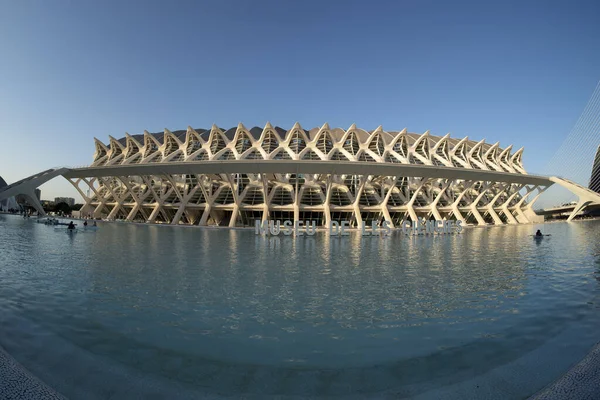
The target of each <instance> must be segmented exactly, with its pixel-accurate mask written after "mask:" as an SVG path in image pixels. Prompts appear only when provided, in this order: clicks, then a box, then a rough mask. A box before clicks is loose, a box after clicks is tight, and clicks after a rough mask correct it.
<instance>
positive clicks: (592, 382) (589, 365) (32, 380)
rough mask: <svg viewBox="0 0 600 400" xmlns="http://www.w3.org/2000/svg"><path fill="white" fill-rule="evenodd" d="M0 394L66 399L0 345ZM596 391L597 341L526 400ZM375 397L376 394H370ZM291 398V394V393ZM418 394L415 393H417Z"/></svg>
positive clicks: (599, 372) (599, 389)
mask: <svg viewBox="0 0 600 400" xmlns="http://www.w3.org/2000/svg"><path fill="white" fill-rule="evenodd" d="M0 378H1V379H0V393H2V394H3V395H6V394H8V395H9V397H10V398H15V399H38V398H44V399H60V400H63V399H66V397H64V396H63V395H61V394H60V393H58V392H57V391H56V390H54V389H53V388H51V387H50V386H49V385H47V384H46V383H44V382H43V381H42V380H41V379H39V378H38V377H36V376H35V375H34V374H32V373H31V372H29V371H28V370H27V369H26V368H25V367H23V366H22V365H21V364H20V363H19V362H18V361H17V360H15V359H14V358H13V357H12V356H11V355H10V354H9V353H8V352H7V351H6V350H5V349H4V348H3V347H2V346H0ZM598 393H600V342H598V343H596V344H595V345H594V346H593V347H592V349H591V350H590V351H589V352H588V354H587V355H586V356H585V357H584V358H583V359H581V360H580V361H579V362H577V363H576V364H574V365H573V366H572V367H571V368H570V369H569V370H568V371H567V372H566V373H564V374H563V375H562V376H561V377H559V378H558V379H556V380H555V381H553V382H551V383H550V384H548V385H547V386H546V387H544V388H543V389H541V390H540V391H538V392H536V393H534V394H533V395H532V396H531V397H529V399H530V400H542V399H544V400H546V399H565V398H572V399H580V398H595V397H594V396H597V395H598ZM373 395H374V396H375V397H378V395H377V394H375V393H374V394H373ZM291 397H294V396H291ZM417 397H418V396H417Z"/></svg>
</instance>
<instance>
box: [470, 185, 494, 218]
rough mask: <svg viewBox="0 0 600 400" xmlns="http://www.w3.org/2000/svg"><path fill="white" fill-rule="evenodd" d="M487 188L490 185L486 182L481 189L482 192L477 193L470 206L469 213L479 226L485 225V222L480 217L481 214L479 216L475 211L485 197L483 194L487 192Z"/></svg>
mask: <svg viewBox="0 0 600 400" xmlns="http://www.w3.org/2000/svg"><path fill="white" fill-rule="evenodd" d="M489 187H490V184H489V183H488V182H486V183H485V186H484V187H483V190H482V191H481V192H479V195H478V196H477V197H476V198H475V201H473V204H471V213H473V215H474V216H475V218H476V219H477V223H478V224H479V225H486V223H485V220H484V219H483V217H482V216H481V214H479V211H478V210H477V204H479V202H480V201H481V198H482V197H483V196H484V195H485V192H487V190H488V189H489Z"/></svg>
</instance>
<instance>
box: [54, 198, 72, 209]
mask: <svg viewBox="0 0 600 400" xmlns="http://www.w3.org/2000/svg"><path fill="white" fill-rule="evenodd" d="M58 203H67V204H68V205H69V207H73V206H74V205H75V199H74V198H72V197H55V198H54V204H58Z"/></svg>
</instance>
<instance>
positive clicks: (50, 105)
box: [0, 0, 600, 198]
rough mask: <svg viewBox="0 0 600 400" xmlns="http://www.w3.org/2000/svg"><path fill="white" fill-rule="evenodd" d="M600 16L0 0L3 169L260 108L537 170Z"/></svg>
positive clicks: (223, 121) (63, 160)
mask: <svg viewBox="0 0 600 400" xmlns="http://www.w3.org/2000/svg"><path fill="white" fill-rule="evenodd" d="M599 16H600V3H599V2H597V1H574V2H566V1H543V2H541V1H538V2H533V1H530V2H522V1H502V2H481V1H472V2H462V1H456V2H446V1H438V2H433V1H397V2H392V1H388V2H378V1H368V2H367V1H301V2H295V3H292V2H285V1H255V2H254V1H253V2H249V1H213V2H209V1H205V2H201V1H189V2H185V1H174V2H165V1H134V0H128V1H102V2H93V1H67V0H57V1H18V2H17V1H7V0H5V1H0V54H1V61H0V176H3V177H4V178H5V180H6V181H7V182H9V183H10V182H12V181H15V180H18V179H20V178H23V177H25V176H28V175H31V174H33V173H35V172H38V171H40V170H42V169H46V168H49V167H53V166H58V165H66V166H78V165H84V164H89V163H90V162H91V158H92V154H93V152H94V144H93V138H94V137H98V138H99V139H101V140H103V141H105V142H108V135H112V136H115V137H122V136H123V135H124V132H129V133H131V134H133V133H140V132H142V131H143V130H144V129H146V130H148V131H150V132H156V131H161V130H163V129H164V128H165V127H166V128H169V129H171V130H177V129H185V128H186V127H187V126H188V125H191V126H193V127H195V128H201V127H210V126H211V124H213V123H216V124H218V125H219V126H222V127H231V126H235V125H236V124H237V123H238V122H242V123H244V124H245V125H246V126H247V127H252V126H255V125H258V126H264V124H265V123H266V122H267V121H271V123H273V124H277V125H280V126H282V127H291V125H292V124H293V123H294V122H296V121H298V122H300V124H301V125H302V126H303V127H305V128H312V127H315V126H320V125H322V124H323V123H324V122H329V124H330V125H332V126H339V127H343V128H347V127H349V126H350V125H351V124H352V123H356V124H357V125H358V126H359V127H361V128H364V129H374V128H376V127H377V126H378V125H383V128H384V129H387V130H400V129H402V128H404V127H406V128H408V130H409V131H412V132H424V131H425V130H430V131H431V132H432V134H437V135H444V134H446V133H448V132H450V133H451V135H452V136H457V137H463V136H466V135H468V136H469V137H470V138H472V139H483V138H485V139H487V141H490V142H496V141H500V145H501V146H506V145H508V144H513V145H514V146H515V147H516V148H518V147H521V146H525V154H524V162H525V167H526V168H527V169H528V170H530V171H532V172H539V173H544V172H545V171H546V170H547V168H548V165H547V163H548V160H549V159H550V158H551V156H552V155H554V154H555V153H556V152H557V150H558V149H559V147H560V145H561V144H562V142H563V141H564V140H565V138H566V136H567V134H568V133H569V131H570V130H571V128H572V127H573V126H574V124H575V123H576V121H577V119H578V118H579V115H580V114H581V112H582V110H583V109H584V107H585V106H586V103H587V102H588V99H589V98H590V96H591V94H592V92H593V90H594V88H595V86H596V84H597V82H598V80H599V79H600V52H598V43H599V42H600V24H598V17H599ZM75 193H76V192H75V191H74V189H72V188H71V186H70V184H69V183H67V182H66V181H65V180H64V179H61V178H58V179H56V180H54V181H52V182H51V183H48V184H46V185H44V186H43V187H42V198H53V197H54V196H58V195H75Z"/></svg>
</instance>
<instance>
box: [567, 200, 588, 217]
mask: <svg viewBox="0 0 600 400" xmlns="http://www.w3.org/2000/svg"><path fill="white" fill-rule="evenodd" d="M591 203H592V201H589V200H579V201H578V202H577V205H576V206H575V208H574V209H573V212H572V213H571V215H569V218H567V222H571V221H572V220H573V218H575V217H576V216H577V214H579V213H580V212H581V211H582V210H583V209H584V208H585V207H587V206H588V205H590V204H591Z"/></svg>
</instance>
